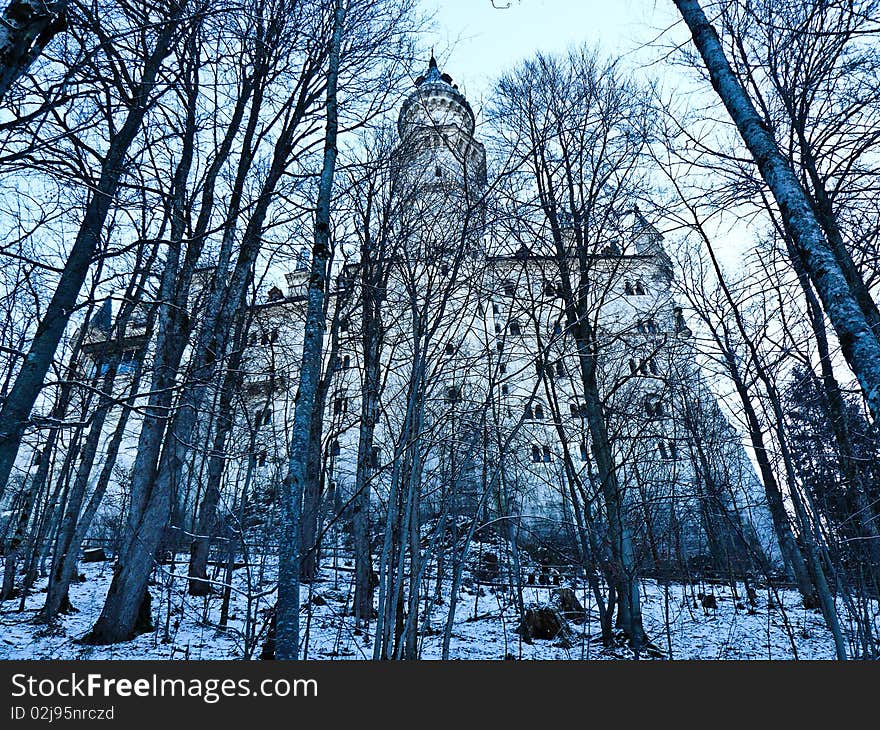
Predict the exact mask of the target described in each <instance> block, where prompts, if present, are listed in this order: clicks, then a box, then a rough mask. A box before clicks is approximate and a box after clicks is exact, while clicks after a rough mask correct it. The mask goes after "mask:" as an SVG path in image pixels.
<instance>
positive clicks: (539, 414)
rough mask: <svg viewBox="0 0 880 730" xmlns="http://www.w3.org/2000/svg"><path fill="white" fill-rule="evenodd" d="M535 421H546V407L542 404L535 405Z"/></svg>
mask: <svg viewBox="0 0 880 730" xmlns="http://www.w3.org/2000/svg"><path fill="white" fill-rule="evenodd" d="M535 420H536V421H543V420H544V406H542V405H541V404H540V403H535Z"/></svg>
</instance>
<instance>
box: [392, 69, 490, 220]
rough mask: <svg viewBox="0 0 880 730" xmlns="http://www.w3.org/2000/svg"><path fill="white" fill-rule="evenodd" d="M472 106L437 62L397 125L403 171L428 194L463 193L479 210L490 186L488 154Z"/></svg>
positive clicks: (419, 82) (418, 84) (417, 86)
mask: <svg viewBox="0 0 880 730" xmlns="http://www.w3.org/2000/svg"><path fill="white" fill-rule="evenodd" d="M475 127H476V120H475V117H474V112H473V110H472V109H471V105H470V104H469V103H468V101H467V99H466V98H465V97H464V94H462V93H461V91H459V89H458V86H457V85H455V84H453V83H452V77H450V76H449V74H445V73H441V72H440V69H439V68H438V67H437V60H436V59H435V58H434V56H431V60H430V62H429V63H428V70H427V72H426V73H425V74H424V75H423V76H419V77H418V78H417V79H416V81H415V89H414V90H413V91H412V92H411V93H410V95H409V96H408V97H407V98H406V100H405V101H404V103H403V105H402V106H401V109H400V115H399V116H398V119H397V131H398V134H399V135H400V148H399V150H398V165H399V170H400V172H401V174H403V175H405V176H406V178H407V181H408V183H409V185H411V186H413V188H416V189H418V190H419V192H421V193H422V194H430V193H431V192H432V191H435V190H441V191H446V192H447V193H448V192H449V191H450V190H452V189H458V191H459V192H460V193H464V194H465V196H466V198H465V200H464V201H463V202H465V203H468V202H470V203H472V204H475V203H476V201H478V200H479V198H480V196H481V195H482V192H483V187H484V186H485V184H486V151H485V149H484V147H483V145H482V144H481V143H480V142H478V141H477V140H476V139H475V138H474V130H475Z"/></svg>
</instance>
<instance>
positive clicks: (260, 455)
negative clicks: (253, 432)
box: [257, 449, 268, 466]
mask: <svg viewBox="0 0 880 730" xmlns="http://www.w3.org/2000/svg"><path fill="white" fill-rule="evenodd" d="M267 458H268V454H267V453H266V450H265V449H263V450H262V451H259V452H257V466H266V459H267Z"/></svg>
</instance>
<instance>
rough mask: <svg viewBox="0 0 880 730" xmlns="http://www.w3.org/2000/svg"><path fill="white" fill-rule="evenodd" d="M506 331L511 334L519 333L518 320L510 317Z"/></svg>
mask: <svg viewBox="0 0 880 730" xmlns="http://www.w3.org/2000/svg"><path fill="white" fill-rule="evenodd" d="M507 331H508V332H510V334H512V335H519V334H520V328H519V320H516V319H512V320H511V321H510V324H509V325H507Z"/></svg>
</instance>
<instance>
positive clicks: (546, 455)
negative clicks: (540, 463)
mask: <svg viewBox="0 0 880 730" xmlns="http://www.w3.org/2000/svg"><path fill="white" fill-rule="evenodd" d="M541 450H542V451H543V454H544V463H545V464H549V463H550V447H549V446H543V447H542V449H541Z"/></svg>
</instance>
